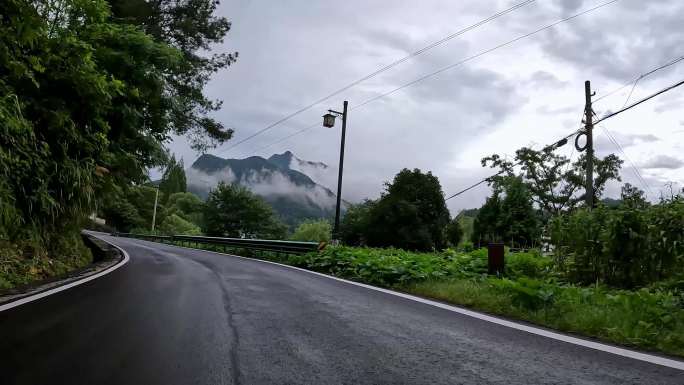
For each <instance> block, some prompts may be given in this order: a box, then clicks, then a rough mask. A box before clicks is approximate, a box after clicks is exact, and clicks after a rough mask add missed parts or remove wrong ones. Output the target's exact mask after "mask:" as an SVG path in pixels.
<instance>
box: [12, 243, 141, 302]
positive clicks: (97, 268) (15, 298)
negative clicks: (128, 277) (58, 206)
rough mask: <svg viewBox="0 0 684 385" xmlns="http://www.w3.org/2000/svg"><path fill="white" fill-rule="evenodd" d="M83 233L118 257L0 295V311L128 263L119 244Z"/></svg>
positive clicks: (109, 271) (56, 291)
mask: <svg viewBox="0 0 684 385" xmlns="http://www.w3.org/2000/svg"><path fill="white" fill-rule="evenodd" d="M83 233H84V234H87V235H90V236H92V237H94V238H96V239H98V240H100V241H102V242H105V243H106V244H108V245H110V246H111V247H113V248H114V249H115V250H116V251H117V252H118V254H119V258H115V259H113V260H109V261H101V262H95V263H92V264H90V265H88V266H87V267H85V268H84V269H82V270H80V271H79V272H77V273H75V275H73V276H69V277H66V278H64V279H61V280H56V281H52V282H48V283H45V284H43V285H40V286H37V287H34V288H31V289H29V291H27V292H23V293H18V294H9V295H5V296H3V297H0V312H2V311H5V310H8V309H12V308H15V307H17V306H20V305H23V304H26V303H29V302H33V301H36V300H38V299H41V298H44V297H47V296H49V295H52V294H55V293H59V292H60V291H64V290H67V289H70V288H72V287H75V286H78V285H81V284H84V283H86V282H89V281H92V280H94V279H96V278H99V277H102V276H103V275H106V274H109V273H111V272H112V271H114V270H116V269H118V268H120V267H121V266H123V265H125V264H126V263H128V261H129V260H130V257H129V255H128V253H127V252H126V251H125V250H124V249H122V248H120V247H119V246H117V245H115V244H113V243H111V242H107V241H105V240H104V239H102V238H100V237H99V236H98V235H97V234H93V233H92V232H88V231H84V232H83Z"/></svg>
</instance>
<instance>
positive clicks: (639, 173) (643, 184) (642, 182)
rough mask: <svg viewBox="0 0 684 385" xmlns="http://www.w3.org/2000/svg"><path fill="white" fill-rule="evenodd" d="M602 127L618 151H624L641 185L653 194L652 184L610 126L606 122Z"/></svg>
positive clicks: (623, 153)
mask: <svg viewBox="0 0 684 385" xmlns="http://www.w3.org/2000/svg"><path fill="white" fill-rule="evenodd" d="M600 127H601V128H602V129H603V131H605V133H606V136H607V137H608V140H610V141H611V142H612V143H613V145H615V147H617V149H618V151H620V153H622V155H623V156H624V157H625V159H627V161H628V162H629V164H630V165H631V166H632V169H633V170H634V175H636V177H637V179H638V180H639V182H640V183H641V187H642V188H644V190H648V193H649V194H651V195H653V190H651V186H649V184H648V183H647V182H646V180H645V179H644V177H643V176H642V175H641V172H640V171H639V168H638V167H637V166H636V164H635V163H634V162H632V160H631V159H630V158H629V156H628V155H627V153H626V152H625V150H624V149H623V148H622V146H621V145H620V143H619V142H618V141H617V139H615V137H614V136H613V134H611V133H610V131H608V128H606V126H605V124H601V125H600Z"/></svg>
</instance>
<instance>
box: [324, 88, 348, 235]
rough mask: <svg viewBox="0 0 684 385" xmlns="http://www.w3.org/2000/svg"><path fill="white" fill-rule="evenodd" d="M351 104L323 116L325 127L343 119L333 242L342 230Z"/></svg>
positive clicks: (329, 111)
mask: <svg viewBox="0 0 684 385" xmlns="http://www.w3.org/2000/svg"><path fill="white" fill-rule="evenodd" d="M348 104H349V102H348V101H346V100H345V101H344V107H343V110H342V112H339V111H334V110H328V113H327V114H325V115H323V126H324V127H333V126H334V125H335V117H336V116H341V117H342V139H341V141H340V166H339V173H338V176H337V205H336V206H335V227H333V233H332V235H333V240H336V239H337V237H338V235H339V230H340V206H341V203H342V173H343V170H344V138H345V135H346V133H347V106H348Z"/></svg>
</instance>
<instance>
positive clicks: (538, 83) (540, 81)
mask: <svg viewBox="0 0 684 385" xmlns="http://www.w3.org/2000/svg"><path fill="white" fill-rule="evenodd" d="M529 82H530V85H532V86H533V87H535V88H536V87H540V88H541V87H548V88H560V87H565V86H566V85H567V84H568V83H567V82H564V81H562V80H560V79H558V78H557V77H556V75H554V74H552V73H550V72H547V71H536V72H535V73H533V74H532V76H530V79H529Z"/></svg>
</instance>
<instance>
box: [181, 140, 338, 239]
mask: <svg viewBox="0 0 684 385" xmlns="http://www.w3.org/2000/svg"><path fill="white" fill-rule="evenodd" d="M331 171H332V170H330V168H329V167H328V166H327V165H326V164H324V163H321V162H310V161H306V160H302V159H299V158H297V157H296V156H295V155H294V154H292V153H291V152H290V151H287V152H284V153H282V154H275V155H273V156H271V157H269V158H268V159H264V158H262V157H260V156H251V157H248V158H245V159H224V158H220V157H217V156H214V155H208V154H205V155H202V156H200V157H199V158H198V159H197V160H196V161H195V162H194V163H193V164H192V166H190V168H188V169H187V170H186V172H185V173H186V177H187V184H188V191H190V192H192V193H195V194H197V195H198V196H200V197H201V198H203V199H205V198H206V197H207V195H208V194H209V190H210V189H212V188H214V187H215V186H216V185H217V184H218V183H219V182H221V181H222V182H226V183H237V184H239V185H242V186H244V187H246V188H248V189H249V190H251V191H252V192H253V193H255V194H257V195H259V196H261V197H262V198H264V200H265V201H266V202H268V203H269V204H270V205H271V206H272V207H273V209H274V210H275V211H276V212H277V213H278V214H279V215H280V216H281V218H282V219H283V221H284V222H285V223H287V224H289V225H291V226H292V225H295V224H297V223H299V222H301V221H302V220H304V219H309V218H316V219H317V218H332V217H334V215H335V194H334V193H333V192H332V191H330V189H328V188H327V187H325V186H324V185H322V184H320V183H317V182H320V181H325V180H329V179H331V178H330V177H327V176H326V173H330V172H331ZM305 172H308V173H311V174H312V175H314V177H315V178H316V180H314V179H312V178H311V177H310V176H309V175H307V174H306V173H305ZM333 174H334V172H333ZM332 178H333V179H334V175H333V176H332Z"/></svg>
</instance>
